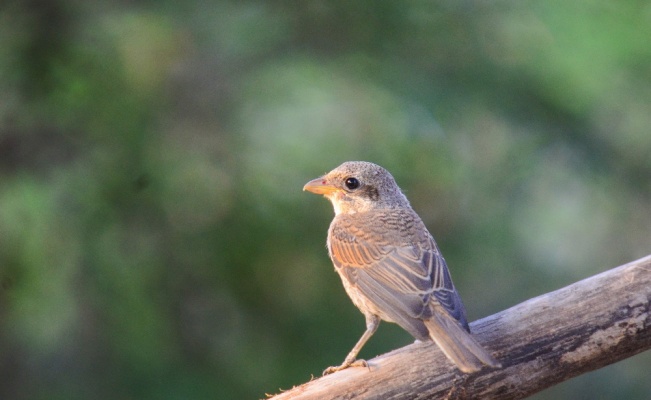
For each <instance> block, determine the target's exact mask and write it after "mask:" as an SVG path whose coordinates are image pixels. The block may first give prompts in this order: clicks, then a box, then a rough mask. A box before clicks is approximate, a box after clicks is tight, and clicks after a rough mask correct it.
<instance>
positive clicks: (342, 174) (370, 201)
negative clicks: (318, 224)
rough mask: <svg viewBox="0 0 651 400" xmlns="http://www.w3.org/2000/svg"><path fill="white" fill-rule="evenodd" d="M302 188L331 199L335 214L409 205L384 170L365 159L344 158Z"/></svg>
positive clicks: (387, 172) (391, 177)
mask: <svg viewBox="0 0 651 400" xmlns="http://www.w3.org/2000/svg"><path fill="white" fill-rule="evenodd" d="M303 190H307V191H308V192H312V193H316V194H322V195H324V196H325V197H326V198H327V199H328V200H330V201H331V202H332V205H333V206H334V208H335V214H354V213H358V212H366V211H371V210H377V209H387V208H404V207H409V201H407V198H406V197H405V195H404V194H402V192H401V191H400V188H399V187H398V185H397V184H396V181H395V180H394V179H393V176H391V174H390V173H389V171H387V170H386V169H384V168H382V167H380V166H379V165H376V164H373V163H370V162H365V161H348V162H345V163H343V164H341V165H340V166H338V167H337V168H335V169H333V170H332V171H330V172H328V173H327V174H325V175H323V176H322V177H320V178H317V179H313V180H311V181H309V182H308V183H307V184H306V185H305V186H304V187H303Z"/></svg>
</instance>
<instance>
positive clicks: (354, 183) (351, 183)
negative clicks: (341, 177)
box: [344, 178, 359, 190]
mask: <svg viewBox="0 0 651 400" xmlns="http://www.w3.org/2000/svg"><path fill="white" fill-rule="evenodd" d="M344 185H346V188H347V189H348V190H355V189H357V188H358V187H359V180H358V179H357V178H346V180H345V181H344Z"/></svg>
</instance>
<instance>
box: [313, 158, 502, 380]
mask: <svg viewBox="0 0 651 400" xmlns="http://www.w3.org/2000/svg"><path fill="white" fill-rule="evenodd" d="M303 190H307V191H309V192H312V193H316V194H322V195H324V196H325V197H326V198H327V199H329V200H330V201H331V202H332V205H333V206H334V209H335V218H334V219H333V220H332V223H331V224H330V229H329V230H328V252H329V253H330V258H331V259H332V262H333V263H334V265H335V269H336V271H337V272H338V273H339V275H340V276H341V280H342V282H343V284H344V288H345V289H346V293H348V296H350V298H351V299H352V301H353V303H354V304H355V305H356V306H357V308H359V309H360V311H361V312H362V313H363V314H364V316H365V317H366V332H364V334H363V335H362V337H361V338H360V339H359V341H358V342H357V344H355V347H353V349H352V350H351V351H350V353H349V354H348V356H347V357H346V359H345V360H344V362H343V363H342V364H341V365H340V366H337V367H330V368H327V369H326V370H325V371H324V374H329V373H332V372H336V371H339V370H342V369H345V368H348V367H350V366H359V365H366V362H365V361H364V360H357V361H355V360H356V357H357V354H358V353H359V351H360V350H361V349H362V347H363V346H364V344H365V343H366V341H367V340H368V339H369V338H370V337H371V336H372V335H373V333H375V331H376V329H377V327H378V325H379V324H380V319H383V320H385V321H388V322H395V323H397V324H398V325H400V326H401V327H402V328H403V329H405V330H406V331H407V332H409V333H410V334H411V335H413V336H414V337H415V338H416V339H418V340H421V341H425V340H433V341H434V342H435V343H436V344H437V345H438V346H439V347H440V348H441V350H442V351H443V353H444V354H445V355H446V356H447V357H448V358H449V359H450V360H451V361H452V362H453V363H454V364H456V366H457V367H458V368H459V369H460V370H461V371H463V372H465V373H471V372H475V371H478V370H480V369H481V368H482V364H486V365H488V366H490V367H494V368H499V367H501V365H500V363H499V362H498V361H497V360H495V358H493V356H492V355H491V354H489V353H488V352H487V351H486V350H485V349H484V348H483V347H482V346H481V345H480V344H479V343H477V342H476V341H475V339H474V338H473V337H472V336H471V335H470V328H469V327H468V322H467V320H466V311H465V309H464V307H463V303H461V298H460V297H459V294H458V293H457V291H456V289H455V288H454V285H453V284H452V279H451V277H450V272H449V271H448V267H447V265H446V264H445V260H444V259H443V257H442V256H441V253H440V251H439V249H438V247H437V245H436V242H434V238H433V237H432V235H431V234H430V233H429V232H428V231H427V228H426V227H425V224H423V221H422V220H421V219H420V217H419V216H418V215H417V214H416V212H415V211H414V210H413V209H412V208H411V205H410V204H409V201H408V200H407V198H406V197H405V195H404V194H402V192H401V191H400V188H399V187H398V185H397V184H396V182H395V180H394V179H393V176H391V174H390V173H389V172H388V171H387V170H385V169H384V168H382V167H380V166H379V165H375V164H373V163H369V162H362V161H351V162H345V163H343V164H342V165H340V166H339V167H337V168H335V169H334V170H332V171H330V172H329V173H327V174H326V175H324V176H322V177H320V178H317V179H314V180H312V181H310V182H308V183H307V184H306V185H305V187H303Z"/></svg>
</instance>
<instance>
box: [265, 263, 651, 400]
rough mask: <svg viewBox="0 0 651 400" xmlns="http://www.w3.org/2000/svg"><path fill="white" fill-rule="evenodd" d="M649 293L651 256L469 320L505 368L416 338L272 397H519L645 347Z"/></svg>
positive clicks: (648, 343)
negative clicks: (465, 369)
mask: <svg viewBox="0 0 651 400" xmlns="http://www.w3.org/2000/svg"><path fill="white" fill-rule="evenodd" d="M650 299H651V255H649V256H647V257H645V258H642V259H640V260H637V261H633V262H631V263H629V264H626V265H623V266H620V267H618V268H614V269H612V270H609V271H606V272H603V273H601V274H598V275H595V276H592V277H590V278H587V279H584V280H582V281H580V282H577V283H574V284H572V285H570V286H567V287H564V288H562V289H559V290H556V291H554V292H551V293H547V294H544V295H542V296H539V297H536V298H533V299H530V300H528V301H525V302H523V303H520V304H518V305H516V306H514V307H511V308H509V309H508V310H505V311H502V312H500V313H497V314H495V315H492V316H490V317H487V318H484V319H481V320H479V321H476V322H474V323H473V324H471V329H472V331H473V333H474V334H476V335H477V337H478V339H479V341H480V342H481V343H482V344H483V345H484V346H485V347H486V348H488V349H490V350H492V351H493V352H494V355H495V356H496V357H497V359H498V360H500V362H501V363H502V365H503V368H502V369H498V370H491V369H487V368H485V369H483V370H482V371H480V372H477V373H474V374H471V375H464V374H462V373H460V372H459V371H458V370H457V369H456V368H455V367H454V366H453V365H452V364H450V362H449V361H447V359H446V358H445V356H444V355H443V354H442V353H441V351H440V350H439V349H438V348H437V347H436V345H434V344H433V343H414V344H412V345H409V346H406V347H403V348H401V349H398V350H395V351H392V352H390V353H387V354H384V355H381V356H378V357H376V358H374V359H372V360H368V363H369V368H359V367H358V368H349V369H346V370H343V371H340V372H337V373H335V374H332V375H329V376H325V377H322V378H319V379H316V380H314V381H311V382H308V383H306V384H303V385H301V386H298V387H295V388H293V389H291V390H289V391H286V392H284V393H282V394H280V395H277V396H275V397H273V399H274V400H286V399H350V398H355V399H376V398H381V399H414V398H418V399H464V398H475V399H476V398H481V399H488V398H490V399H521V398H524V397H527V396H529V395H531V394H533V393H536V392H538V391H540V390H542V389H545V388H548V387H550V386H553V385H556V384H558V383H560V382H562V381H565V380H567V379H570V378H572V377H575V376H577V375H580V374H583V373H586V372H588V371H592V370H595V369H598V368H601V367H604V366H606V365H608V364H612V363H614V362H617V361H620V360H623V359H625V358H628V357H631V356H633V355H635V354H638V353H640V352H642V351H644V350H647V349H649V348H650V347H651V317H650V316H649V300H650Z"/></svg>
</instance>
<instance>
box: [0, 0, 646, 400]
mask: <svg viewBox="0 0 651 400" xmlns="http://www.w3.org/2000/svg"><path fill="white" fill-rule="evenodd" d="M649 38H651V6H650V5H649V3H648V2H644V1H620V2H610V1H605V0H603V1H583V0H582V1H577V2H565V1H558V0H552V1H547V2H533V1H506V2H485V1H463V2H457V1H442V2H425V1H400V2H397V1H396V2H389V1H380V2H378V1H356V2H352V1H343V0H336V1H322V0H318V1H313V0H308V1H302V2H299V1H283V0H271V1H255V0H250V1H234V0H233V1H218V2H201V1H196V0H188V1H184V2H174V1H158V2H155V1H117V2H100V1H96V0H95V1H94V0H91V1H79V0H77V1H74V0H69V1H63V0H53V1H48V0H32V1H16V0H6V1H3V2H2V5H1V6H0V398H2V399H11V400H13V399H90V398H92V399H245V398H251V399H255V398H263V397H265V393H277V392H278V391H279V390H280V389H281V388H282V389H288V388H290V387H291V386H292V385H295V384H300V383H302V382H305V381H307V380H309V379H310V377H311V376H312V375H316V376H318V375H320V374H321V371H322V370H323V369H324V368H325V367H327V366H329V365H334V364H338V363H340V362H341V361H342V360H343V358H344V356H345V355H346V354H347V352H348V351H349V350H350V348H351V347H352V345H353V344H354V343H355V341H356V340H357V339H358V338H359V336H360V335H361V333H362V332H363V330H364V318H363V317H362V315H361V314H360V313H359V311H358V310H357V309H356V308H355V307H354V306H353V305H352V303H351V302H350V300H349V299H348V297H347V296H346V295H345V293H344V291H343V288H342V287H341V283H340V280H339V277H338V276H337V275H336V273H335V272H334V271H333V267H332V265H331V263H330V261H329V259H328V257H327V254H326V250H325V246H324V245H325V238H326V231H327V227H328V224H329V222H330V220H331V219H332V216H333V211H332V207H331V206H330V204H329V203H328V202H327V201H326V200H325V199H322V198H319V197H317V196H314V195H309V194H306V193H303V192H302V191H301V188H302V186H303V184H304V183H305V182H307V181H308V180H309V179H312V178H315V177H317V176H319V175H320V174H322V173H325V172H327V171H329V170H330V169H332V168H334V167H335V166H337V165H339V164H340V163H341V162H343V161H346V160H367V161H373V162H376V163H378V164H380V165H382V166H384V167H386V168H387V169H389V170H390V171H391V172H392V173H393V174H394V176H395V177H396V180H397V181H398V183H399V184H400V185H401V187H402V188H403V189H404V191H405V192H406V194H407V196H408V197H409V199H410V200H411V202H412V205H413V206H414V208H415V209H416V211H417V212H418V213H419V214H420V215H421V216H422V217H423V219H424V220H425V222H426V224H427V225H428V227H429V229H430V231H431V232H432V234H433V235H434V236H435V237H436V238H437V240H438V243H439V245H440V247H441V249H442V251H443V254H444V255H445V257H446V259H447V261H448V264H449V265H450V268H451V270H452V274H453V276H454V278H455V283H456V285H457V287H458V289H459V291H460V293H461V295H462V297H463V298H464V301H465V303H466V308H467V309H468V313H469V317H470V319H471V320H474V319H477V318H480V317H483V316H487V315H490V314H492V313H495V312H497V311H500V310H503V309H505V308H507V307H509V306H512V305H514V304H517V303H519V302H521V301H523V300H526V299H528V298H530V297H533V296H536V295H539V294H542V293H546V292H549V291H552V290H554V289H557V288H560V287H562V286H565V285H567V284H570V283H572V282H575V281H577V280H580V279H582V278H585V277H588V276H590V275H593V274H596V273H598V272H601V271H604V270H606V269H608V268H611V267H614V266H617V265H620V264H623V263H626V262H628V261H632V260H634V259H637V258H639V257H642V256H645V255H647V254H649V253H651V251H650V250H651V181H650V177H651V161H650V160H651V132H650V129H649V127H651V45H650V44H649V43H650V42H649ZM412 340H413V339H412V338H411V337H410V336H409V335H408V334H407V333H405V332H403V331H402V330H401V329H400V328H398V327H397V326H394V325H391V324H382V325H381V327H380V329H379V331H378V333H377V334H376V335H375V337H374V338H373V339H372V340H371V341H370V342H369V344H368V345H367V346H366V347H365V349H364V350H363V352H362V354H361V356H362V357H366V358H369V357H373V356H375V355H377V354H381V353H384V352H387V351H389V350H392V349H395V348H398V347H401V346H404V345H406V344H409V343H411V342H412ZM650 369H651V354H648V353H647V354H641V355H639V356H636V357H634V358H631V359H628V360H626V361H624V362H621V363H618V364H615V365H613V366H610V367H608V368H604V369H602V370H599V371H596V372H593V373H590V374H587V375H584V376H581V377H579V378H576V379H573V380H571V381H569V382H566V383H564V384H561V385H559V386H556V387H554V388H552V389H549V390H547V391H544V392H542V393H540V394H538V395H536V396H534V398H535V399H558V398H563V399H596V398H600V399H621V398H627V399H648V398H649V393H651V380H649V370H650Z"/></svg>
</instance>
